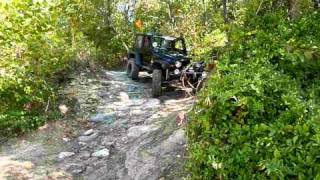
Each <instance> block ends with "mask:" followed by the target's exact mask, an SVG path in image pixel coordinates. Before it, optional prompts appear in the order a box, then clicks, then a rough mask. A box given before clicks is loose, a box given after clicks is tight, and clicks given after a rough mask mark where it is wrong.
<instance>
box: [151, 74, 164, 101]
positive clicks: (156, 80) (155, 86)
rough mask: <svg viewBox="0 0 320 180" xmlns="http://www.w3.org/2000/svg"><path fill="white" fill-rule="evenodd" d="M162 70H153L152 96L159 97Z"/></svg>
mask: <svg viewBox="0 0 320 180" xmlns="http://www.w3.org/2000/svg"><path fill="white" fill-rule="evenodd" d="M161 83H162V70H161V69H154V70H153V73H152V96H153V97H158V96H160V95H161Z"/></svg>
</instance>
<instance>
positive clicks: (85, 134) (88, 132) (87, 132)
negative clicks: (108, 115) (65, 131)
mask: <svg viewBox="0 0 320 180" xmlns="http://www.w3.org/2000/svg"><path fill="white" fill-rule="evenodd" d="M93 133H94V131H93V129H89V130H88V131H86V132H84V133H83V135H84V136H90V135H91V134H93Z"/></svg>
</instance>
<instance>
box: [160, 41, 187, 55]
mask: <svg viewBox="0 0 320 180" xmlns="http://www.w3.org/2000/svg"><path fill="white" fill-rule="evenodd" d="M155 42H157V45H158V47H159V48H161V49H163V50H165V51H167V52H168V53H178V54H183V55H185V54H186V53H187V51H186V46H185V42H184V40H183V39H182V38H173V37H162V38H158V39H155Z"/></svg>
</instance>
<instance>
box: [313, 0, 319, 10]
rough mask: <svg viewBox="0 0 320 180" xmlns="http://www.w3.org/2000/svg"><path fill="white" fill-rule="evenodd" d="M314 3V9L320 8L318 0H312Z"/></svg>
mask: <svg viewBox="0 0 320 180" xmlns="http://www.w3.org/2000/svg"><path fill="white" fill-rule="evenodd" d="M313 3H314V9H316V10H318V9H320V0H313Z"/></svg>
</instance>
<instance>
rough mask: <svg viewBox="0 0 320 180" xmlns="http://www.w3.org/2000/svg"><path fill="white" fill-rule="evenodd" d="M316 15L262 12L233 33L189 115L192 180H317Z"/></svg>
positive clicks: (319, 142) (319, 139)
mask: <svg viewBox="0 0 320 180" xmlns="http://www.w3.org/2000/svg"><path fill="white" fill-rule="evenodd" d="M270 18H271V19H273V20H272V21H271V22H270V24H266V23H267V22H268V21H269V20H270ZM317 19H318V15H317V14H316V13H315V14H313V15H310V16H308V17H307V16H306V17H305V18H302V19H300V20H299V21H297V22H295V23H289V22H286V20H283V18H282V17H281V16H279V15H277V14H275V13H273V14H266V15H265V16H263V17H256V19H255V18H253V19H252V20H251V21H250V23H248V24H247V26H246V27H245V28H242V27H237V28H238V30H239V29H242V32H241V33H239V34H234V33H238V32H239V31H237V32H232V33H233V34H231V37H237V38H238V40H234V41H232V42H233V44H232V45H231V47H230V49H229V51H228V53H226V54H225V55H224V56H223V57H222V58H221V59H220V62H219V64H218V71H217V73H215V74H214V75H212V76H211V77H210V79H209V80H208V82H207V87H206V88H205V89H204V90H203V91H202V92H201V93H200V95H199V102H198V104H197V105H196V107H195V108H194V110H193V112H192V113H191V122H190V124H189V126H188V138H189V153H190V154H189V155H190V159H189V163H188V167H189V169H190V171H191V176H192V178H193V179H215V178H217V179H270V178H271V179H314V178H320V159H319V150H320V121H319V118H320V112H319V108H318V106H319V104H318V100H319V74H318V73H319V72H318V70H319V67H320V66H319V56H318V55H319V49H318V48H317V47H316V44H313V43H312V42H310V41H309V40H310V39H313V42H319V40H320V38H319V37H320V36H318V35H317V34H318V32H320V28H319V27H318V26H317V25H314V23H311V22H315V21H317ZM275 20H276V21H275ZM299 24H300V25H301V24H303V26H300V25H299ZM271 25H276V26H273V27H272V28H270V27H269V26H271ZM316 26H317V27H316ZM264 27H268V28H264ZM311 27H313V28H316V29H313V31H314V32H315V33H313V34H310V33H302V34H301V33H300V32H304V31H307V29H309V28H311ZM253 29H254V30H255V31H254V32H253ZM316 32H317V33H316ZM239 37H240V38H239ZM308 39H309V40H308ZM292 42H294V43H292ZM310 53H311V55H310Z"/></svg>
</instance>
